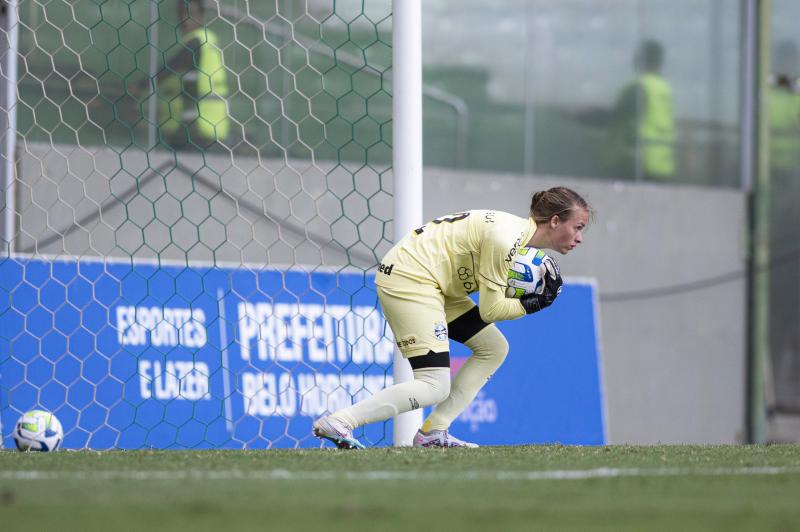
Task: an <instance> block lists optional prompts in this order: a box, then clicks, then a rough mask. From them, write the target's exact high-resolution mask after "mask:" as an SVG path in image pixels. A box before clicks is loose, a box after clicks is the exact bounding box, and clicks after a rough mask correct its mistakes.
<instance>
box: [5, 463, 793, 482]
mask: <svg viewBox="0 0 800 532" xmlns="http://www.w3.org/2000/svg"><path fill="white" fill-rule="evenodd" d="M796 474H800V466H784V467H779V466H775V467H769V466H767V467H733V468H706V469H700V468H611V467H601V468H597V469H562V470H541V471H478V470H473V471H454V472H448V471H317V472H315V471H289V470H286V469H263V470H240V469H220V470H207V469H184V470H174V471H173V470H140V471H136V470H107V471H40V470H19V471H0V480H144V481H151V480H167V481H169V480H318V481H330V480H337V481H341V480H351V481H368V480H411V481H418V480H508V481H519V480H521V481H536V480H584V479H589V478H624V477H676V476H701V477H722V476H747V475H796Z"/></svg>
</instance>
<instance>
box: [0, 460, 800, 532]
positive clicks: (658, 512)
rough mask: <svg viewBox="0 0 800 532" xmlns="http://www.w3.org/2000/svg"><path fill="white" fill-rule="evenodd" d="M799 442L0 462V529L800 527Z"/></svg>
mask: <svg viewBox="0 0 800 532" xmlns="http://www.w3.org/2000/svg"><path fill="white" fill-rule="evenodd" d="M799 502H800V446H798V445H770V446H652V447H630V446H607V447H565V446H524V447H485V448H481V449H463V450H462V449H455V450H449V451H443V450H427V449H392V448H376V449H367V450H366V451H337V450H333V449H326V450H272V451H188V452H183V451H113V452H92V451H81V452H64V451H62V452H58V453H53V454H34V453H18V452H15V451H2V452H0V524H2V529H3V530H22V529H24V530H53V531H62V530H81V531H83V530H103V531H110V532H120V531H123V530H192V531H201V530H215V531H220V530H226V531H228V530H230V531H235V530H268V531H272V530H301V531H302V530H313V529H317V530H348V531H359V530H380V531H384V530H415V531H417V530H419V531H422V530H437V529H441V530H458V531H470V530H498V531H504V530H588V529H591V530H671V531H673V530H674V531H678V530H725V531H728V530H758V531H763V530H776V531H777V530H780V531H786V530H800V504H798V503H799Z"/></svg>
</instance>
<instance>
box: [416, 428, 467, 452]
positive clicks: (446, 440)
mask: <svg viewBox="0 0 800 532" xmlns="http://www.w3.org/2000/svg"><path fill="white" fill-rule="evenodd" d="M414 447H467V448H473V447H478V444H477V443H471V442H468V441H464V440H459V439H458V438H456V437H455V436H453V435H452V434H450V433H449V432H447V431H446V430H432V431H430V432H422V431H421V430H418V431H417V434H416V436H414Z"/></svg>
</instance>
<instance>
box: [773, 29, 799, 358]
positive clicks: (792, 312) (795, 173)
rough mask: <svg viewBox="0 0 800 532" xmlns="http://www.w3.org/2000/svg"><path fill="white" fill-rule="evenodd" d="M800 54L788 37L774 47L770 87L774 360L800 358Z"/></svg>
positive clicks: (795, 44)
mask: <svg viewBox="0 0 800 532" xmlns="http://www.w3.org/2000/svg"><path fill="white" fill-rule="evenodd" d="M798 76H800V52H799V51H798V46H797V43H795V42H793V41H791V40H788V39H787V40H782V41H780V42H778V43H777V45H776V46H775V47H774V49H773V55H772V73H771V75H770V84H769V88H768V90H767V94H766V99H767V102H766V104H767V119H768V123H769V170H770V172H769V178H770V179H769V188H768V190H769V198H770V204H769V212H770V219H769V232H770V236H769V252H770V262H771V267H770V276H769V283H770V290H769V302H770V309H771V310H770V320H769V327H770V330H769V342H770V350H771V352H772V356H773V361H774V363H775V364H777V366H776V367H779V366H780V365H785V364H786V363H789V362H791V361H793V360H795V361H796V360H798V359H800V358H799V357H800V330H799V329H798V327H797V320H798V316H800V262H798V248H799V246H798V242H799V241H800V240H798V236H800V233H798V230H797V227H796V222H795V221H796V220H797V218H798V216H800V201H798V200H800V82H798Z"/></svg>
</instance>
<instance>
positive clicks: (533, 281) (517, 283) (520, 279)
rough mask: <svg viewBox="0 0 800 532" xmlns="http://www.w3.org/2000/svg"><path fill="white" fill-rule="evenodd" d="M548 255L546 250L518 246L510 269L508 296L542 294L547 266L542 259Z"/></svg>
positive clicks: (517, 296)
mask: <svg viewBox="0 0 800 532" xmlns="http://www.w3.org/2000/svg"><path fill="white" fill-rule="evenodd" d="M546 257H547V254H545V252H544V251H542V250H541V249H537V248H532V247H528V246H523V247H521V248H517V255H516V257H514V261H513V262H512V263H511V268H509V270H508V287H507V288H506V297H515V298H519V297H522V296H524V295H525V294H541V293H542V290H544V281H543V277H544V274H545V273H546V272H545V267H544V265H543V264H542V261H544V259H545V258H546Z"/></svg>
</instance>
